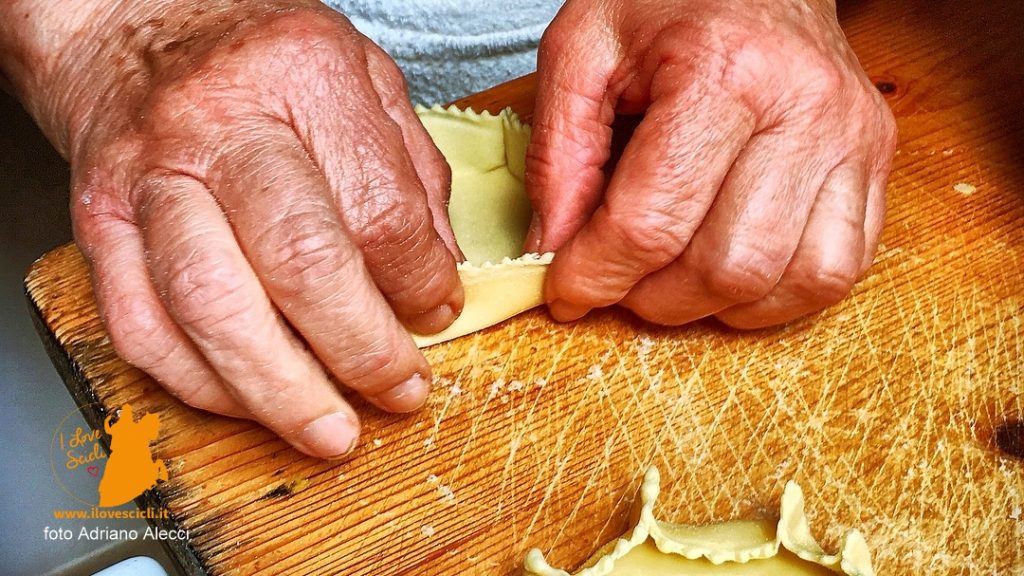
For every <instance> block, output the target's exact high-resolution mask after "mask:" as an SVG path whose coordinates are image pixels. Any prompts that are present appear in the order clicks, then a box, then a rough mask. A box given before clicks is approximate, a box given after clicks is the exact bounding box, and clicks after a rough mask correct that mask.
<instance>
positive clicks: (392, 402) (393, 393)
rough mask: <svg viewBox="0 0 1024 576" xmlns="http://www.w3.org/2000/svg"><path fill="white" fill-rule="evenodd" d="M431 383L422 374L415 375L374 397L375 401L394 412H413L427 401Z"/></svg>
mask: <svg viewBox="0 0 1024 576" xmlns="http://www.w3.org/2000/svg"><path fill="white" fill-rule="evenodd" d="M429 393H430V382H427V380H426V379H425V378H423V376H422V375H420V374H413V375H412V377H410V378H409V379H408V380H406V381H405V382H402V383H401V384H399V385H398V386H395V387H394V388H392V389H390V390H387V391H386V392H383V393H381V394H378V395H376V396H374V400H376V401H377V402H379V403H380V404H382V405H383V406H385V407H386V408H387V409H388V410H390V411H392V412H412V411H413V410H416V409H417V408H419V407H420V406H423V403H424V402H426V400H427V394H429Z"/></svg>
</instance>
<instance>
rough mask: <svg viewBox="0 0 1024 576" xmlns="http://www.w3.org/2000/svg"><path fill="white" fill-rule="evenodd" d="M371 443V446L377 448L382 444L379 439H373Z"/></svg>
mask: <svg viewBox="0 0 1024 576" xmlns="http://www.w3.org/2000/svg"><path fill="white" fill-rule="evenodd" d="M372 442H373V445H374V446H376V447H377V448H380V446H381V444H383V443H384V441H383V440H381V439H380V438H374V439H373V440H372Z"/></svg>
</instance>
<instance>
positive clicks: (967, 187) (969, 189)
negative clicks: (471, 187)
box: [953, 182, 978, 196]
mask: <svg viewBox="0 0 1024 576" xmlns="http://www.w3.org/2000/svg"><path fill="white" fill-rule="evenodd" d="M953 190H956V191H957V192H959V193H961V194H963V195H964V196H970V195H971V194H974V193H975V192H977V191H978V188H977V186H974V185H972V184H968V183H966V182H960V183H959V184H957V185H955V186H953Z"/></svg>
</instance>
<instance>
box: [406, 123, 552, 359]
mask: <svg viewBox="0 0 1024 576" xmlns="http://www.w3.org/2000/svg"><path fill="white" fill-rule="evenodd" d="M416 114H417V115H419V117H420V121H422V122H423V126H424V127H426V129H427V132H429V133H430V137H431V138H433V140H434V143H435V144H436V145H437V147H438V149H439V150H440V151H441V153H442V154H444V157H445V159H446V160H447V161H448V164H449V166H451V169H452V193H451V199H450V201H449V205H448V216H449V218H451V222H452V229H453V230H454V231H455V238H456V239H457V240H458V242H459V247H460V248H462V252H463V254H465V256H466V261H465V262H462V263H460V264H459V267H458V270H459V277H460V278H461V279H462V286H463V289H464V290H465V294H466V303H465V306H464V307H463V310H462V314H461V315H460V316H459V317H458V319H456V320H455V322H454V323H453V324H452V325H451V326H449V327H448V328H447V329H446V330H444V331H443V332H440V333H439V334H431V335H420V334H413V339H414V340H415V341H416V344H417V346H419V347H421V348H422V347H424V346H430V345H431V344H437V343H438V342H444V341H445V340H451V339H452V338H457V337H459V336H463V335H466V334H469V333H471V332H475V331H477V330H481V329H483V328H487V327H488V326H493V325H494V324H497V323H498V322H501V321H502V320H506V319H508V318H511V317H512V316H515V315H516V314H519V313H520V312H523V311H525V310H529V309H530V308H534V307H536V306H539V305H541V304H543V303H544V293H543V287H544V275H545V273H546V271H547V265H548V264H549V263H550V262H551V256H552V255H551V254H523V249H522V247H523V241H524V240H525V239H526V231H527V229H528V228H529V225H530V216H531V210H530V201H529V199H528V198H527V196H526V190H525V188H524V186H523V173H524V170H525V160H526V145H527V144H528V143H529V141H530V128H529V126H526V125H524V124H523V123H521V122H520V121H519V119H518V118H516V116H515V114H513V113H512V112H511V111H510V110H505V111H503V112H501V113H500V114H497V115H494V114H490V113H488V112H484V113H481V114H477V113H476V112H473V111H472V110H465V111H463V110H459V109H457V108H455V107H450V108H448V109H444V108H441V107H440V106H434V107H433V108H424V107H422V106H420V107H417V109H416Z"/></svg>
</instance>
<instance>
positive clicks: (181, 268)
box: [166, 248, 255, 337]
mask: <svg viewBox="0 0 1024 576" xmlns="http://www.w3.org/2000/svg"><path fill="white" fill-rule="evenodd" d="M166 278H167V279H166V299H167V304H168V308H169V309H170V310H171V313H172V315H174V316H175V317H176V318H177V320H178V321H179V322H180V323H182V324H184V325H187V326H190V327H191V328H192V329H194V330H198V331H199V332H200V333H201V334H203V335H204V336H206V337H215V336H218V335H221V336H222V335H224V334H231V333H232V332H233V331H234V329H236V328H238V327H239V326H244V325H246V324H247V320H248V319H249V318H248V317H249V316H250V315H251V313H252V311H253V310H254V309H255V302H253V298H252V296H251V295H250V294H249V291H248V290H246V288H247V286H246V282H245V279H244V278H245V277H244V276H243V275H242V274H239V273H237V272H236V271H235V270H234V267H233V266H232V258H231V257H230V256H229V255H228V254H226V250H218V249H216V248H206V249H204V250H199V251H196V252H193V253H192V254H190V255H189V256H187V257H185V258H173V259H170V262H169V271H168V272H167V277H166Z"/></svg>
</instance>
